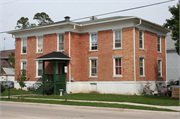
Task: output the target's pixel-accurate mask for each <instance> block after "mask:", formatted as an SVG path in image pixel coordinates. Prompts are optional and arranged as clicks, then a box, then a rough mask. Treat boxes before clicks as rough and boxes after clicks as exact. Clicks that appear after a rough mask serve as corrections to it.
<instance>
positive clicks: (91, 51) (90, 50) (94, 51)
mask: <svg viewBox="0 0 180 119" xmlns="http://www.w3.org/2000/svg"><path fill="white" fill-rule="evenodd" d="M97 51H98V50H89V52H97Z"/></svg>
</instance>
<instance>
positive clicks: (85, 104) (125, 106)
mask: <svg viewBox="0 0 180 119" xmlns="http://www.w3.org/2000/svg"><path fill="white" fill-rule="evenodd" d="M1 100H2V101H15V102H31V103H48V104H61V105H75V106H95V107H110V108H124V109H139V110H153V111H173V110H170V109H162V108H155V107H145V106H133V105H124V104H107V103H90V102H72V101H53V100H34V99H23V100H18V99H7V98H1Z"/></svg>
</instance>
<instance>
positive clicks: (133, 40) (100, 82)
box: [7, 16, 169, 94]
mask: <svg viewBox="0 0 180 119" xmlns="http://www.w3.org/2000/svg"><path fill="white" fill-rule="evenodd" d="M167 32H169V30H168V29H165V28H163V27H162V26H160V25H158V24H155V23H152V22H150V21H147V20H144V19H141V18H138V17H133V16H117V17H109V18H102V19H93V18H92V19H91V20H87V21H83V22H72V21H70V17H65V20H64V21H61V22H56V23H53V24H47V25H43V26H37V27H32V28H27V29H20V30H13V31H9V32H7V33H9V34H13V35H14V36H15V38H16V40H15V54H16V56H15V77H16V78H17V75H18V74H19V71H20V70H21V69H24V70H25V71H27V75H30V76H31V79H30V81H28V82H27V83H31V84H32V83H35V82H42V81H43V82H44V84H46V83H47V82H51V84H52V85H49V87H50V88H52V90H53V91H54V93H56V94H57V93H59V89H61V88H63V89H64V90H66V91H67V92H68V93H71V92H72V93H78V92H83V93H88V92H90V91H98V92H100V93H116V94H139V93H142V92H143V87H144V85H151V86H150V88H151V89H152V90H153V89H156V83H159V84H163V83H164V84H165V82H166V48H165V36H166V33H167ZM44 86H45V85H44ZM46 88H47V87H46ZM48 89H49V88H48Z"/></svg>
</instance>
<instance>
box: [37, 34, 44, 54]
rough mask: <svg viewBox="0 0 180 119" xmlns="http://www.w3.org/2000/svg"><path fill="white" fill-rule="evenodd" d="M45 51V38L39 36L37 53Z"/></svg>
mask: <svg viewBox="0 0 180 119" xmlns="http://www.w3.org/2000/svg"><path fill="white" fill-rule="evenodd" d="M42 51H43V37H42V36H38V37H37V52H42Z"/></svg>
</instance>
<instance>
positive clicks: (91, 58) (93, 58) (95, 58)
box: [89, 57, 98, 78]
mask: <svg viewBox="0 0 180 119" xmlns="http://www.w3.org/2000/svg"><path fill="white" fill-rule="evenodd" d="M91 60H97V75H98V57H89V78H98V76H91V66H92V64H91Z"/></svg>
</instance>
